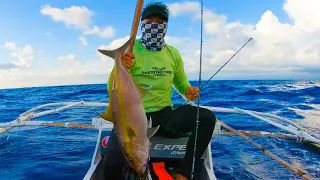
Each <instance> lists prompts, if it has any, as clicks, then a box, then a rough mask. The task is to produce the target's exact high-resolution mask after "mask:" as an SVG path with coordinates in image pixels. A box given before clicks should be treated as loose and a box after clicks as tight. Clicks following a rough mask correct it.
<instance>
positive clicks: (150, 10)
mask: <svg viewBox="0 0 320 180" xmlns="http://www.w3.org/2000/svg"><path fill="white" fill-rule="evenodd" d="M150 15H155V16H159V17H160V18H161V19H163V20H165V21H168V19H169V9H168V7H167V6H166V5H165V4H163V3H162V2H151V3H149V4H147V5H146V6H145V8H144V9H143V11H142V14H141V20H143V19H145V18H147V17H148V16H150Z"/></svg>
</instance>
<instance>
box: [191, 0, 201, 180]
mask: <svg viewBox="0 0 320 180" xmlns="http://www.w3.org/2000/svg"><path fill="white" fill-rule="evenodd" d="M200 29H201V33H200V34H201V35H200V36H201V37H200V69H199V83H198V85H199V89H200V85H201V73H202V42H203V41H202V36H203V35H202V32H203V0H201V27H200ZM199 109H200V90H199V98H198V107H197V121H196V133H195V138H194V147H193V159H192V171H191V179H194V168H195V167H194V166H195V160H196V150H197V138H198V127H199Z"/></svg>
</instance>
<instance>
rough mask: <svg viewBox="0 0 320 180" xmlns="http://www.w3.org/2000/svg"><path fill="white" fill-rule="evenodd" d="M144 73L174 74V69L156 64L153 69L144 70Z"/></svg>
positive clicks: (156, 74) (154, 74)
mask: <svg viewBox="0 0 320 180" xmlns="http://www.w3.org/2000/svg"><path fill="white" fill-rule="evenodd" d="M141 74H142V75H151V76H172V74H173V73H172V70H168V69H167V68H166V67H157V66H154V67H152V68H151V70H142V72H141Z"/></svg>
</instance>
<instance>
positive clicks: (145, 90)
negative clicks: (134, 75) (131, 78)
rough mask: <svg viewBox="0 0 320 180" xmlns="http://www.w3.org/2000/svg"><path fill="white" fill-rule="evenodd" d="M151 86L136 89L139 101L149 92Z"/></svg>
mask: <svg viewBox="0 0 320 180" xmlns="http://www.w3.org/2000/svg"><path fill="white" fill-rule="evenodd" d="M151 88H152V86H149V87H148V88H145V89H144V88H142V87H140V86H139V87H138V91H139V94H140V97H141V99H142V98H143V97H144V96H145V95H146V94H147V93H148V92H149V91H150V90H151Z"/></svg>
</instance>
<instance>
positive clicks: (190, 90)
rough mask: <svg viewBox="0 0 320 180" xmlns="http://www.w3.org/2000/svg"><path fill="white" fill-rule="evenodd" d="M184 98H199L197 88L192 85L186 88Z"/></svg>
mask: <svg viewBox="0 0 320 180" xmlns="http://www.w3.org/2000/svg"><path fill="white" fill-rule="evenodd" d="M185 96H186V98H187V99H189V100H191V101H193V100H196V99H198V98H199V88H197V87H193V86H189V87H187V89H186V94H185Z"/></svg>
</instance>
